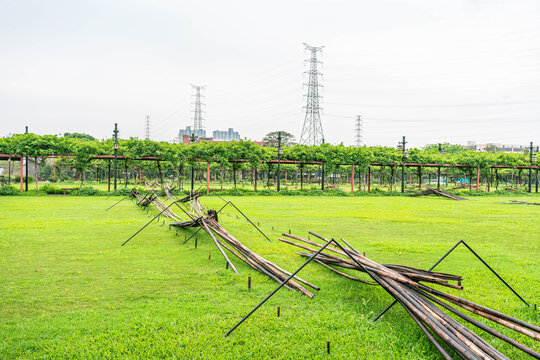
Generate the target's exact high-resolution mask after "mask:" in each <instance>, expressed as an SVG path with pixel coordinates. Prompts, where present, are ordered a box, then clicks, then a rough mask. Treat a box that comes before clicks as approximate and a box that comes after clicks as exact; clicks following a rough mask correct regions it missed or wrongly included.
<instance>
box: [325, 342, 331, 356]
mask: <svg viewBox="0 0 540 360" xmlns="http://www.w3.org/2000/svg"><path fill="white" fill-rule="evenodd" d="M326 353H327V354H330V341H327V342H326Z"/></svg>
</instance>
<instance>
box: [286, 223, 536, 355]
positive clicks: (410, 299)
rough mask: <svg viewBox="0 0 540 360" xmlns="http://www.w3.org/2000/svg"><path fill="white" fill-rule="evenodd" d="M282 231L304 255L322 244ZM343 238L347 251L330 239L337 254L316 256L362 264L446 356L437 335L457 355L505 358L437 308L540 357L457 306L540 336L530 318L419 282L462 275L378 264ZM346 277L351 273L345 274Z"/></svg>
mask: <svg viewBox="0 0 540 360" xmlns="http://www.w3.org/2000/svg"><path fill="white" fill-rule="evenodd" d="M310 234H312V235H313V236H316V237H317V238H319V239H320V240H322V241H323V242H325V243H326V242H329V240H328V239H325V238H324V237H322V236H319V235H317V234H314V233H312V232H310ZM283 235H284V236H286V237H289V238H292V239H295V240H298V241H301V242H303V243H307V244H309V245H310V246H305V245H303V244H298V243H294V242H292V241H289V240H285V239H280V240H281V241H283V242H286V243H289V244H291V245H294V246H297V247H300V248H302V249H304V250H307V251H308V252H309V253H300V255H302V256H309V257H311V256H312V255H313V254H314V253H315V252H316V251H318V250H319V249H320V248H321V247H322V246H323V245H324V244H320V243H317V242H314V241H312V240H310V239H303V238H301V237H298V236H294V235H289V234H283ZM342 242H343V243H344V244H345V245H344V246H343V249H345V251H344V250H343V249H341V248H339V247H337V246H335V245H334V244H333V243H332V244H331V245H334V248H330V246H331V245H329V246H328V247H327V248H326V249H325V250H327V249H328V250H331V252H333V253H334V254H338V255H340V256H336V255H334V254H328V253H325V252H321V253H320V254H319V255H317V256H316V257H315V259H314V261H317V262H318V263H320V264H322V265H325V266H326V267H328V268H332V266H331V265H333V266H339V267H343V268H349V269H355V270H361V271H363V272H364V273H367V274H368V275H369V276H370V277H371V279H372V280H373V281H367V280H363V279H362V282H368V283H370V284H378V285H380V286H382V287H383V288H384V289H385V290H386V291H387V292H388V293H389V294H390V295H392V296H393V297H394V298H395V299H396V300H397V301H398V302H399V303H400V304H401V305H402V306H403V307H404V308H405V310H406V311H407V313H408V314H409V315H410V316H411V317H412V319H413V320H414V321H415V323H416V324H417V325H418V326H419V327H420V329H422V331H423V332H424V333H425V334H426V336H427V337H428V338H429V340H430V341H431V342H432V343H433V345H434V346H435V347H436V348H437V350H438V351H439V352H440V353H441V354H442V355H443V357H444V358H445V359H453V357H452V356H451V355H450V353H449V352H448V351H447V348H446V347H444V346H442V345H441V344H440V343H439V342H438V341H437V339H436V337H435V336H437V337H439V338H440V339H441V340H442V341H444V343H446V344H447V345H448V347H449V348H450V349H452V350H453V351H454V353H455V354H456V355H457V356H459V358H461V359H496V360H502V359H508V358H507V357H506V356H505V355H503V354H502V353H501V352H499V351H498V350H497V349H495V348H494V347H493V346H492V345H491V344H489V343H488V342H487V341H485V340H484V339H483V338H482V337H480V336H479V335H477V334H476V333H474V332H473V331H471V330H470V329H468V328H467V327H465V326H464V325H462V324H461V323H459V322H458V321H456V320H455V319H454V318H453V317H451V316H450V315H448V314H447V313H446V312H443V311H442V310H441V308H442V309H445V310H447V311H448V312H451V313H453V314H454V315H456V316H458V317H460V318H461V319H463V320H465V321H466V322H468V323H470V324H472V325H474V326H476V327H478V328H480V329H482V330H484V331H485V332H487V333H489V334H491V335H493V336H495V337H497V338H499V339H501V340H503V341H505V342H507V343H509V344H511V345H512V346H514V347H516V348H518V349H519V350H521V351H523V352H524V353H526V354H529V355H531V356H532V357H534V358H536V359H540V354H539V353H537V352H536V351H534V350H532V349H530V348H528V347H527V346H525V345H523V344H521V343H519V342H517V341H516V340H514V339H512V338H510V337H508V336H506V335H504V334H502V333H500V332H498V331H497V330H494V329H492V328H490V327H489V326H487V325H485V324H484V323H482V322H479V321H477V320H475V319H473V318H472V317H470V316H468V315H466V314H465V313H463V312H462V311H461V310H458V308H461V309H465V310H467V311H469V312H471V313H473V314H476V315H479V316H481V317H483V318H485V319H488V320H490V321H492V322H495V323H498V324H500V325H503V326H506V327H508V328H510V329H512V330H514V331H516V332H519V333H521V334H524V335H526V336H528V337H530V338H532V339H534V340H537V341H540V328H539V327H538V326H535V325H532V324H529V323H527V322H525V321H522V320H519V319H516V318H514V317H512V316H509V315H506V314H503V313H501V312H498V311H496V310H493V309H490V308H487V307H485V306H482V305H479V304H476V303H473V302H471V301H468V300H465V299H462V298H459V297H457V296H454V295H451V294H448V293H445V292H443V291H440V290H437V289H434V288H432V287H429V286H426V285H424V284H422V283H420V282H430V283H434V284H438V285H443V286H449V285H450V287H453V288H461V286H460V285H459V284H458V285H453V284H450V283H445V282H447V281H449V280H456V281H460V280H461V278H459V277H458V276H455V275H450V274H443V273H434V272H426V271H424V270H419V269H414V268H409V267H404V266H396V265H383V264H378V263H376V262H374V261H372V260H370V259H368V258H367V257H365V256H364V255H363V254H362V253H360V252H359V251H357V250H356V249H354V248H353V247H352V246H351V245H350V244H348V243H347V242H346V241H344V240H343V239H342ZM332 269H333V270H334V271H335V272H337V273H341V274H344V273H342V272H340V271H339V270H336V269H334V268H332ZM345 275H347V274H345ZM347 277H351V276H350V275H347ZM450 304H452V305H450ZM430 330H431V331H430Z"/></svg>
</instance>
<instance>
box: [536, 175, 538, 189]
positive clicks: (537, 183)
mask: <svg viewBox="0 0 540 360" xmlns="http://www.w3.org/2000/svg"><path fill="white" fill-rule="evenodd" d="M536 192H538V169H536Z"/></svg>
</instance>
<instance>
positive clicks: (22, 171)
mask: <svg viewBox="0 0 540 360" xmlns="http://www.w3.org/2000/svg"><path fill="white" fill-rule="evenodd" d="M20 160H21V192H23V176H24V175H23V174H24V168H23V157H22V156H21V157H20Z"/></svg>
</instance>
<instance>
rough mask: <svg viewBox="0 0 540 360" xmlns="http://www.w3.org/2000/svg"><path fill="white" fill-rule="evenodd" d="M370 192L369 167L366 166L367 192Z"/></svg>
mask: <svg viewBox="0 0 540 360" xmlns="http://www.w3.org/2000/svg"><path fill="white" fill-rule="evenodd" d="M370 190H371V166H368V168H367V191H368V192H370Z"/></svg>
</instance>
